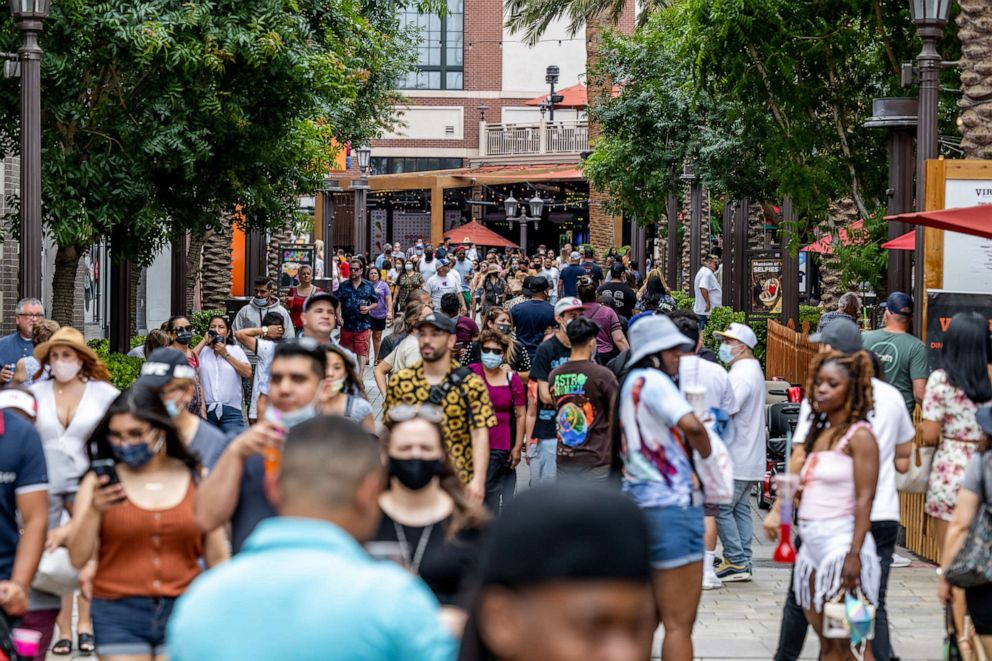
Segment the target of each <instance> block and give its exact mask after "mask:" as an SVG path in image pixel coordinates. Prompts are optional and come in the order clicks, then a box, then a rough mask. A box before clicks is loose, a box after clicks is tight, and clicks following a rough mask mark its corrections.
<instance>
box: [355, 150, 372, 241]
mask: <svg viewBox="0 0 992 661" xmlns="http://www.w3.org/2000/svg"><path fill="white" fill-rule="evenodd" d="M355 155H356V156H358V175H359V176H358V181H357V182H352V184H351V189H352V190H353V191H355V254H356V255H364V254H365V250H366V245H365V235H366V229H367V227H368V223H366V222H365V216H366V208H367V206H368V202H367V200H368V194H369V161H371V160H372V148H371V147H369V146H368V145H363V146H361V147H359V148H358V149H356V150H355Z"/></svg>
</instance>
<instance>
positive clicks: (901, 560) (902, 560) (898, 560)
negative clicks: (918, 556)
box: [892, 553, 912, 567]
mask: <svg viewBox="0 0 992 661" xmlns="http://www.w3.org/2000/svg"><path fill="white" fill-rule="evenodd" d="M911 562H912V560H910V559H909V558H907V557H904V556H901V555H899V554H898V553H893V554H892V566H893V567H909V563H911Z"/></svg>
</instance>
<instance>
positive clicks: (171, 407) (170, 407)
mask: <svg viewBox="0 0 992 661" xmlns="http://www.w3.org/2000/svg"><path fill="white" fill-rule="evenodd" d="M162 404H163V405H164V406H165V411H166V413H168V414H169V417H170V418H172V419H173V420H175V419H176V418H178V417H179V404H176V403H175V402H174V401H172V400H171V399H163V400H162Z"/></svg>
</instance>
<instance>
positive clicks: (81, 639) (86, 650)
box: [76, 633, 96, 654]
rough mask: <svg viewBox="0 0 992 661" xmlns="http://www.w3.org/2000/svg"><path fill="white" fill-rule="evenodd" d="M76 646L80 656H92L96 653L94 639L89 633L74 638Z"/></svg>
mask: <svg viewBox="0 0 992 661" xmlns="http://www.w3.org/2000/svg"><path fill="white" fill-rule="evenodd" d="M76 646H77V647H78V648H79V652H80V653H81V654H92V653H93V652H95V651H96V639H95V638H93V634H91V633H81V634H79V636H78V637H77V638H76Z"/></svg>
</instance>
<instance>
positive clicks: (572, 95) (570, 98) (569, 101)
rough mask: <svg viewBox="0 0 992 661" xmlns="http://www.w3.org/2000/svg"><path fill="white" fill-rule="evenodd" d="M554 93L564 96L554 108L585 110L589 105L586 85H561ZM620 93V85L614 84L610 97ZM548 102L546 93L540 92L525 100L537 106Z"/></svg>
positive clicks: (529, 104)
mask: <svg viewBox="0 0 992 661" xmlns="http://www.w3.org/2000/svg"><path fill="white" fill-rule="evenodd" d="M555 94H560V95H561V96H562V97H564V98H563V99H562V100H561V102H560V103H556V104H555V108H556V109H559V108H571V109H574V110H585V109H586V106H588V105H589V95H588V92H587V91H586V86H585V85H583V84H582V83H578V84H576V85H572V86H571V87H563V88H561V89H560V90H555ZM619 95H620V86H619V85H614V86H613V89H611V90H610V97H613V98H615V97H617V96H619ZM547 102H548V95H547V94H542V95H541V96H535V97H534V98H533V99H530V100H529V101H526V102H525V105H528V106H539V105H542V104H544V103H547Z"/></svg>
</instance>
